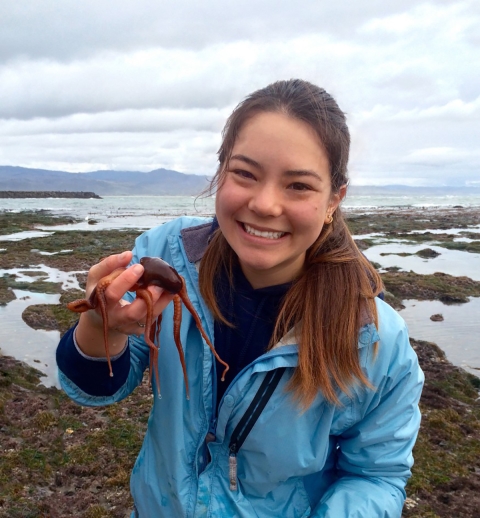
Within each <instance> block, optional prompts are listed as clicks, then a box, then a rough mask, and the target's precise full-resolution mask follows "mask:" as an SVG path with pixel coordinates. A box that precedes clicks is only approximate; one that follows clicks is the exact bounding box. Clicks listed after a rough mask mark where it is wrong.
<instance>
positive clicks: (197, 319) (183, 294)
mask: <svg viewBox="0 0 480 518" xmlns="http://www.w3.org/2000/svg"><path fill="white" fill-rule="evenodd" d="M181 279H182V282H183V285H182V289H181V290H180V291H179V292H178V296H179V297H180V298H181V299H182V302H183V303H184V304H185V307H186V308H187V309H188V311H189V312H190V314H191V315H192V317H193V319H194V320H195V324H197V328H198V330H199V331H200V334H201V335H202V337H203V339H204V340H205V342H207V345H208V347H210V350H211V351H212V353H213V354H214V356H215V358H216V359H217V361H218V362H219V363H221V364H222V365H223V366H224V367H225V369H224V370H223V372H222V378H221V379H222V381H225V375H226V374H227V372H228V370H229V369H230V366H229V365H228V363H226V362H224V361H223V360H222V359H221V358H220V356H218V353H217V351H216V350H215V347H214V346H213V344H212V342H211V341H210V339H209V338H208V336H207V333H206V332H205V330H204V329H203V326H202V322H201V320H200V317H199V316H198V313H197V311H196V309H195V308H194V307H193V304H192V302H191V301H190V298H189V296H188V293H187V289H186V287H185V280H184V279H183V277H181Z"/></svg>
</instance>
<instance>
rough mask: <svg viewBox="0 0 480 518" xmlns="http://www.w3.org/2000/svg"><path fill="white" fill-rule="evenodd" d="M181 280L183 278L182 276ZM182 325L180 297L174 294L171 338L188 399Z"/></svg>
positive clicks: (188, 391) (188, 390)
mask: <svg viewBox="0 0 480 518" xmlns="http://www.w3.org/2000/svg"><path fill="white" fill-rule="evenodd" d="M182 281H183V278H182ZM181 325H182V299H181V298H180V297H179V296H178V295H175V297H173V340H174V341H175V345H176V347H177V351H178V356H179V357H180V363H181V365H182V370H183V379H184V380H185V391H186V394H187V399H190V388H189V386H188V376H187V366H186V365H185V355H184V354H183V347H182V342H181V339H180V327H181Z"/></svg>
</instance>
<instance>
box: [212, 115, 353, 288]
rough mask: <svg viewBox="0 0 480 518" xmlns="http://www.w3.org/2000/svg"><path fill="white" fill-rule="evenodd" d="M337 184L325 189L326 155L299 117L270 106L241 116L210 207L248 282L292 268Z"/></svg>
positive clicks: (281, 276)
mask: <svg viewBox="0 0 480 518" xmlns="http://www.w3.org/2000/svg"><path fill="white" fill-rule="evenodd" d="M345 191H346V187H343V188H342V189H341V190H340V192H339V193H338V194H332V190H331V181H330V171H329V162H328V158H327V155H326V153H325V151H324V149H323V146H322V144H321V142H320V140H319V138H318V136H317V135H316V133H315V132H314V130H313V129H312V128H311V127H310V126H309V125H308V124H307V123H305V122H302V121H300V120H297V119H293V118H291V117H289V116H287V115H284V114H282V113H271V112H261V113H258V114H256V115H254V116H253V117H252V118H250V119H248V120H247V122H245V124H244V125H243V127H242V128H241V130H240V132H239V135H238V137H237V140H236V141H235V144H234V146H233V150H232V156H231V158H230V161H229V163H228V164H226V170H225V176H224V178H223V180H222V182H221V183H220V187H219V189H218V192H217V196H216V214H217V218H218V223H219V225H220V228H221V230H222V233H223V235H224V236H225V239H226V240H227V241H228V243H229V244H230V246H231V247H232V249H233V250H234V251H235V253H236V254H237V256H238V259H239V261H240V265H241V268H242V271H243V273H244V274H245V276H246V278H247V279H248V280H249V282H250V284H251V285H252V286H253V287H254V288H256V289H257V288H262V287H265V286H273V285H276V284H282V283H285V282H288V281H291V280H293V279H294V278H295V277H296V276H297V275H298V273H299V272H300V271H301V269H302V266H303V263H304V261H305V253H306V251H307V249H308V248H309V247H310V246H311V245H312V244H313V243H314V242H315V240H316V239H317V237H318V236H319V234H320V232H321V230H322V227H323V225H324V222H325V218H326V216H327V214H333V212H334V210H335V209H336V208H337V206H338V204H339V203H340V200H341V198H342V197H343V196H344V195H345Z"/></svg>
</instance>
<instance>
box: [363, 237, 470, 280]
mask: <svg viewBox="0 0 480 518" xmlns="http://www.w3.org/2000/svg"><path fill="white" fill-rule="evenodd" d="M424 248H431V249H432V250H435V251H436V252H438V253H439V254H440V255H439V256H437V257H433V258H429V259H424V258H422V257H419V256H418V255H411V256H406V257H402V256H400V255H396V254H400V253H409V254H415V253H416V252H418V251H419V250H423V249H424ZM363 253H364V254H365V256H366V257H367V258H368V259H369V260H370V261H373V262H375V263H378V264H380V266H381V267H382V268H389V267H393V266H397V267H399V268H400V270H401V271H405V272H409V271H412V272H415V273H418V274H421V275H428V274H433V273H435V272H443V273H448V274H449V275H454V276H456V277H460V276H467V277H470V278H471V279H473V280H475V281H480V254H474V253H470V252H462V251H460V250H448V249H447V248H443V247H441V246H432V245H429V244H427V243H422V244H420V245H417V244H415V245H411V244H407V243H388V244H382V245H375V246H372V247H370V248H367V249H366V250H364V252H363ZM381 254H393V255H381Z"/></svg>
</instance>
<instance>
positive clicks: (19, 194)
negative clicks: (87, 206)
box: [0, 191, 101, 199]
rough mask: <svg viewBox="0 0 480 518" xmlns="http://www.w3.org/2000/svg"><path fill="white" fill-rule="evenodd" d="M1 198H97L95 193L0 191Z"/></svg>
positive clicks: (99, 197)
mask: <svg viewBox="0 0 480 518" xmlns="http://www.w3.org/2000/svg"><path fill="white" fill-rule="evenodd" d="M0 198H83V199H90V198H97V199H101V196H99V195H98V194H95V193H94V192H84V191H0Z"/></svg>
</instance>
